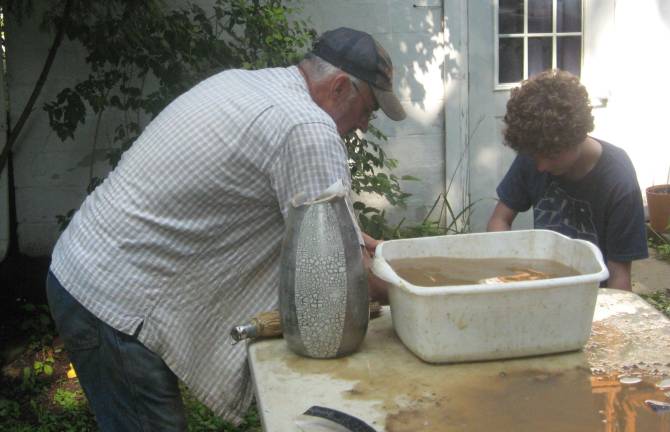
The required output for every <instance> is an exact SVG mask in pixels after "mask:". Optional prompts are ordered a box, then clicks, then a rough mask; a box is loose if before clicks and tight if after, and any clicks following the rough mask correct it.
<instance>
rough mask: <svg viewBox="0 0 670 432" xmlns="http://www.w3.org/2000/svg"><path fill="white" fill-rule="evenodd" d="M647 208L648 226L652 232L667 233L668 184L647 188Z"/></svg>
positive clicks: (669, 215) (668, 220) (668, 217)
mask: <svg viewBox="0 0 670 432" xmlns="http://www.w3.org/2000/svg"><path fill="white" fill-rule="evenodd" d="M647 208H648V209H649V224H650V225H651V227H652V228H653V230H654V231H656V232H659V233H662V232H665V231H668V229H667V228H668V224H670V184H663V185H656V186H651V187H648V188H647Z"/></svg>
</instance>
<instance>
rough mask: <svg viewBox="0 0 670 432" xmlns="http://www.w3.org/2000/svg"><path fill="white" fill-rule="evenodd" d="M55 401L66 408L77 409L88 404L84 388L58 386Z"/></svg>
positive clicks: (69, 409)
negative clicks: (72, 388)
mask: <svg viewBox="0 0 670 432" xmlns="http://www.w3.org/2000/svg"><path fill="white" fill-rule="evenodd" d="M54 403H56V405H58V406H59V407H61V408H62V409H64V410H68V411H77V410H80V409H82V408H83V407H85V406H86V399H85V397H84V392H83V391H82V390H76V391H71V390H67V389H64V388H57V389H56V392H55V393H54Z"/></svg>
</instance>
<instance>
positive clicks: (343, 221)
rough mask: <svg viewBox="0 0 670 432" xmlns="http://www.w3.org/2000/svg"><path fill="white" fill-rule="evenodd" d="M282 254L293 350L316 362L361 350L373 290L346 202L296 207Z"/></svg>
mask: <svg viewBox="0 0 670 432" xmlns="http://www.w3.org/2000/svg"><path fill="white" fill-rule="evenodd" d="M281 253H282V256H281V270H280V289H279V310H280V314H281V327H282V331H283V334H284V339H285V340H286V342H287V344H288V346H289V348H290V349H291V350H292V351H294V352H295V353H297V354H300V355H302V356H306V357H313V358H335V357H341V356H345V355H348V354H351V353H353V352H354V351H356V349H357V348H358V347H359V345H360V344H361V342H362V341H363V338H364V337H365V332H366V331H367V327H368V319H369V305H368V286H367V277H366V273H365V270H364V268H363V264H362V253H361V247H360V244H359V241H358V237H357V234H356V231H355V230H354V225H353V220H352V217H351V214H350V213H349V210H348V208H347V205H346V202H345V201H344V198H343V197H342V196H334V197H332V198H330V199H327V200H325V201H324V200H321V201H317V202H314V203H312V204H306V205H301V206H297V207H295V206H292V207H291V209H290V210H289V215H288V222H287V229H286V233H285V237H284V242H283V244H282V252H281Z"/></svg>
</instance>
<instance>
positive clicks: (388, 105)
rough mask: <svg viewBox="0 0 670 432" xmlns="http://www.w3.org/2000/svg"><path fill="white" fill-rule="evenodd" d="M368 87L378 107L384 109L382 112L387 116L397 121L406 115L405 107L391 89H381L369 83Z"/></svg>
mask: <svg viewBox="0 0 670 432" xmlns="http://www.w3.org/2000/svg"><path fill="white" fill-rule="evenodd" d="M370 88H371V89H372V93H374V95H375V99H376V100H377V103H378V104H379V107H380V108H381V109H382V111H384V114H386V115H387V116H388V118H390V119H391V120H395V121H399V120H403V119H404V118H405V117H407V114H406V113H405V109H404V108H403V107H402V104H401V103H400V101H399V100H398V98H397V97H396V95H394V94H393V92H392V91H385V90H381V89H379V88H377V87H375V86H373V85H371V86H370Z"/></svg>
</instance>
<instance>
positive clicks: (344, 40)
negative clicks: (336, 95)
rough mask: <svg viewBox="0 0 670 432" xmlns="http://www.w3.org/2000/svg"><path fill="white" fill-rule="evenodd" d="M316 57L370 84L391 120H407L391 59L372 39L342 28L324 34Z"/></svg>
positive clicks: (317, 48) (315, 49)
mask: <svg viewBox="0 0 670 432" xmlns="http://www.w3.org/2000/svg"><path fill="white" fill-rule="evenodd" d="M312 54H314V55H316V56H318V57H321V58H322V59H324V60H325V61H327V62H328V63H330V64H332V65H333V66H335V67H338V68H340V69H342V70H343V71H345V72H347V73H349V74H351V75H353V76H355V77H356V78H358V79H360V80H363V81H365V82H367V83H368V84H370V88H371V89H372V93H373V94H374V96H375V99H377V103H378V104H379V107H380V108H381V109H382V111H384V113H385V114H386V115H387V116H388V117H389V118H390V119H392V120H402V119H404V118H405V116H406V114H405V110H404V109H403V107H402V105H401V104H400V101H399V100H398V97H397V96H396V95H395V94H393V64H392V63H391V57H389V55H388V53H387V52H386V50H385V49H384V48H383V47H382V46H381V45H379V44H378V43H377V41H376V40H374V39H373V38H372V36H370V35H369V34H367V33H365V32H362V31H358V30H354V29H350V28H347V27H340V28H338V29H335V30H330V31H327V32H325V33H324V34H322V35H321V37H320V38H319V39H317V41H316V42H315V43H314V47H313V48H312Z"/></svg>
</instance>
